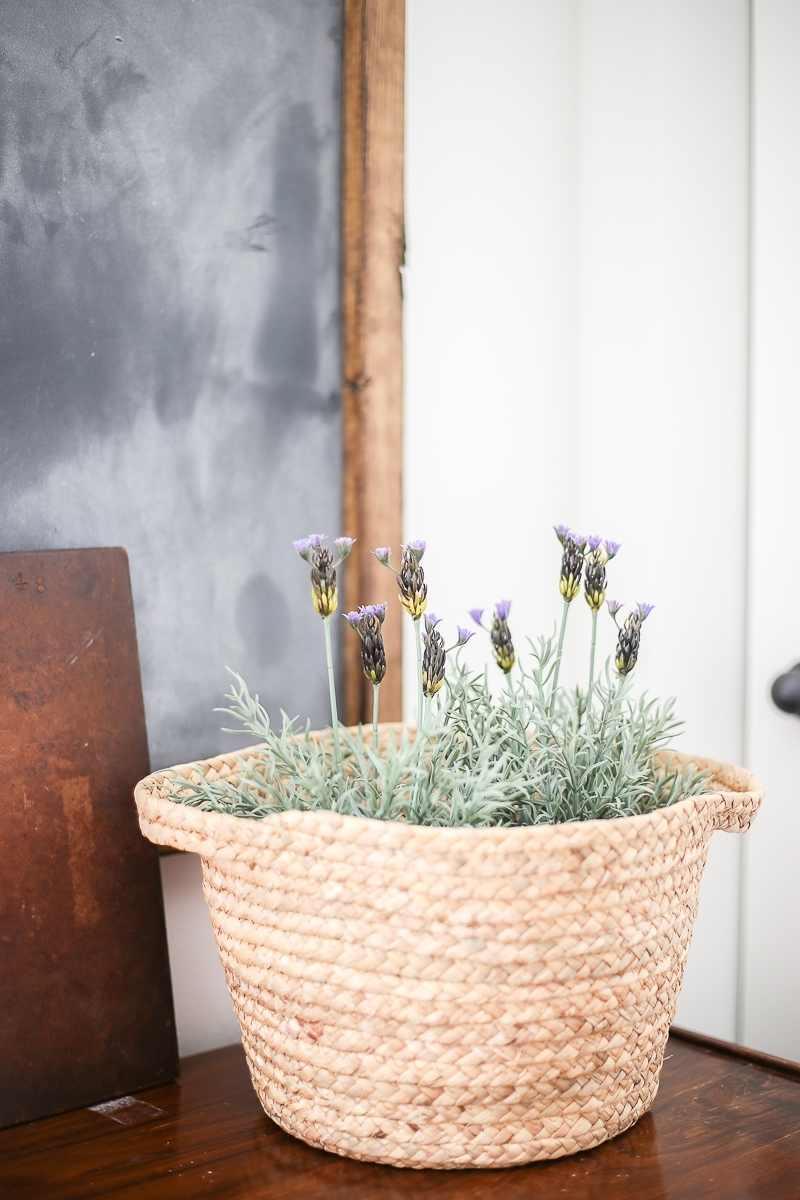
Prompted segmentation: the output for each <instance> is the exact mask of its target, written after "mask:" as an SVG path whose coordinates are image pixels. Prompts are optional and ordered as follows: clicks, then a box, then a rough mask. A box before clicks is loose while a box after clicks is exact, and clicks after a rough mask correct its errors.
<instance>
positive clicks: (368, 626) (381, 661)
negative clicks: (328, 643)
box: [345, 604, 386, 683]
mask: <svg viewBox="0 0 800 1200" xmlns="http://www.w3.org/2000/svg"><path fill="white" fill-rule="evenodd" d="M385 616H386V605H385V604H362V606H361V608H360V609H359V611H358V612H349V613H345V620H346V621H347V622H348V624H349V625H350V628H351V629H354V630H355V631H356V633H357V634H358V636H359V637H360V638H361V666H362V668H363V670H364V674H365V675H366V677H367V679H369V680H370V681H371V682H372V683H380V682H381V680H382V679H383V677H384V675H385V674H386V650H385V648H384V645H383V635H382V633H381V625H382V624H383V619H384V617H385Z"/></svg>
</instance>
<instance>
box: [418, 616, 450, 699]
mask: <svg viewBox="0 0 800 1200" xmlns="http://www.w3.org/2000/svg"><path fill="white" fill-rule="evenodd" d="M444 671H445V649H444V638H443V637H442V635H441V634H440V633H439V631H438V629H436V628H435V626H434V625H430V624H429V625H428V626H427V629H426V632H425V646H424V649H423V651H422V691H423V694H424V695H425V696H427V698H428V699H429V700H430V698H431V696H435V695H436V693H437V692H438V691H439V688H440V687H441V686H442V684H443V683H444Z"/></svg>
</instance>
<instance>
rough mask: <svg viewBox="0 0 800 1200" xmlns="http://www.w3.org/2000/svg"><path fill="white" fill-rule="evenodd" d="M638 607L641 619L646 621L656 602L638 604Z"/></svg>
mask: <svg viewBox="0 0 800 1200" xmlns="http://www.w3.org/2000/svg"><path fill="white" fill-rule="evenodd" d="M636 608H637V610H638V612H639V621H640V622H641V621H646V620H647V618H648V617H649V616H650V613H651V612H652V611H653V609H654V608H655V604H637V605H636Z"/></svg>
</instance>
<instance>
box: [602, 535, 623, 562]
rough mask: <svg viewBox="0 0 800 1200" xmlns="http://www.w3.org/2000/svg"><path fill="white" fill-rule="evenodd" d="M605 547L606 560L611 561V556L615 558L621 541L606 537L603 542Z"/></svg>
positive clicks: (620, 546)
mask: <svg viewBox="0 0 800 1200" xmlns="http://www.w3.org/2000/svg"><path fill="white" fill-rule="evenodd" d="M603 544H604V546H605V548H606V561H607V562H611V559H612V558H616V556H617V555H618V554H619V552H620V549H621V548H622V542H610V541H608V539H606V541H605V542H604V543H603Z"/></svg>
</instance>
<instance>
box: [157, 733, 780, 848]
mask: <svg viewBox="0 0 800 1200" xmlns="http://www.w3.org/2000/svg"><path fill="white" fill-rule="evenodd" d="M395 727H396V728H402V726H400V724H399V723H398V724H397V725H396V726H395ZM263 749H264V743H257V744H255V745H252V746H244V747H242V748H240V749H238V750H236V751H234V752H233V753H228V754H222V755H217V756H215V757H213V758H209V759H198V760H196V761H195V762H191V763H180V764H177V765H176V766H174V767H169V768H165V769H162V770H160V771H153V772H151V773H150V774H149V775H147V776H145V778H144V779H142V780H140V781H139V783H137V785H136V788H135V791H134V796H135V800H136V804H137V807H138V809H139V817H140V823H141V824H142V828H143V831H144V832H148V833H149V830H152V827H153V824H161V822H160V821H158V817H157V814H158V815H160V816H162V817H166V816H167V815H168V814H171V815H172V819H171V820H169V821H168V825H169V826H170V827H171V828H173V829H179V828H187V827H189V828H191V829H192V830H193V832H194V833H196V834H200V832H201V829H202V831H203V833H204V834H205V836H206V837H211V838H213V839H214V840H218V841H219V842H221V843H224V844H227V845H231V844H233V843H235V842H236V841H237V840H239V839H237V836H236V831H237V830H239V831H244V830H245V829H247V830H248V831H249V836H248V837H247V838H244V839H242V840H243V841H244V842H246V843H251V844H252V843H253V841H254V840H258V839H257V835H256V831H257V830H258V829H265V827H266V825H267V824H270V825H272V826H273V827H274V826H275V825H283V826H286V827H291V828H297V827H298V826H303V825H312V826H314V825H315V826H317V827H318V828H319V826H320V824H321V825H323V826H324V825H328V826H329V828H331V830H332V831H333V829H341V830H342V831H346V830H347V829H348V828H350V829H352V830H353V831H355V830H359V831H360V832H361V834H362V835H363V834H365V833H366V831H367V829H372V830H373V832H376V831H378V830H382V831H384V833H385V834H386V835H389V834H390V832H391V831H395V830H396V831H398V833H399V832H400V831H402V835H403V840H406V839H407V838H410V837H415V838H417V839H418V840H420V841H426V842H427V841H429V840H431V839H432V838H434V837H435V838H437V839H439V838H442V839H443V840H445V841H446V840H448V839H458V838H462V837H463V836H464V834H465V833H466V835H467V836H468V837H469V838H471V839H477V838H478V836H479V835H483V837H482V840H483V841H484V843H487V842H492V843H495V842H504V841H507V840H508V839H513V840H515V841H519V840H530V839H533V840H536V841H539V840H545V839H547V838H553V837H555V838H558V837H559V836H560V837H567V838H569V840H570V841H573V840H578V841H579V842H580V843H581V844H586V843H587V842H590V841H592V840H593V839H594V838H596V837H597V835H599V834H600V833H601V832H605V833H606V835H608V834H610V833H611V831H612V830H616V831H618V833H619V834H624V833H626V832H628V831H630V832H635V831H636V830H637V829H639V828H642V827H647V826H648V825H649V824H651V823H653V822H656V821H664V820H666V819H668V818H669V817H670V815H671V814H674V815H673V816H672V819H673V820H674V819H676V818H677V819H678V820H681V821H682V820H683V819H686V818H689V816H690V814H692V815H698V816H699V815H702V814H705V815H706V817H707V819H709V820H711V821H713V820H714V818H715V817H716V815H717V813H718V811H719V810H721V809H722V808H724V807H728V808H730V807H732V806H733V807H736V808H738V807H740V806H742V805H744V804H747V803H748V802H749V803H751V804H752V805H753V807H754V808H755V809H757V808H758V807H759V806H760V804H761V801H762V799H763V797H764V789H763V787H762V786H761V784H760V783H759V781H758V779H757V778H756V777H755V775H754V774H753V773H752V772H751V771H749V770H748V769H747V768H745V767H741V766H738V765H736V764H733V763H729V762H725V761H724V760H721V759H712V758H707V757H703V756H700V755H695V754H688V753H685V752H683V751H679V750H670V749H667V750H664V751H662V752H661V755H662V756H664V757H667V756H671V757H673V758H675V759H676V760H678V762H680V763H681V764H683V763H686V762H693V763H695V764H696V765H697V766H698V767H700V768H701V769H709V770H711V771H712V777H713V779H714V780H717V781H719V782H720V783H727V784H729V786H728V787H724V786H721V787H720V788H719V789H718V790H717V791H714V792H705V793H703V794H701V795H698V796H689V797H687V798H686V799H685V800H679V801H678V802H677V803H676V804H671V805H668V806H665V807H662V808H657V809H654V810H653V811H652V812H648V813H638V814H636V815H634V816H626V817H595V818H593V819H591V820H588V821H564V822H559V823H557V824H550V825H547V824H542V825H489V826H471V825H452V826H451V825H412V824H407V823H406V822H404V821H391V820H381V819H379V818H377V817H358V816H353V815H351V814H346V813H337V812H334V811H332V810H331V809H304V810H303V809H283V810H280V811H276V812H273V813H268V814H267V815H266V816H264V817H258V818H253V817H242V816H236V815H234V814H233V813H215V812H208V811H206V810H204V809H201V808H196V807H194V806H193V805H186V804H181V803H180V802H179V801H175V800H172V799H170V798H168V797H163V796H159V795H158V790H159V789H160V788H161V787H162V786H163V784H164V783H166V782H167V781H168V780H171V779H176V778H178V777H180V776H181V775H183V776H184V778H185V777H186V776H187V775H188V774H189V773H190V772H192V771H198V772H201V773H204V772H205V771H207V770H208V769H209V768H211V769H216V770H220V769H226V773H230V772H234V771H235V770H236V768H237V767H238V766H239V764H240V763H242V762H246V761H247V758H246V757H245V756H251V757H252V756H253V754H255V753H257V752H260V751H262V750H263ZM731 784H732V785H734V786H730V785H731ZM736 785H738V786H736ZM154 817H155V818H156V821H155V822H154V821H153V818H154ZM748 823H749V822H748ZM145 824H146V825H147V826H148V830H145ZM265 831H266V830H265ZM201 836H202V835H201ZM158 840H161V839H158Z"/></svg>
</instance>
